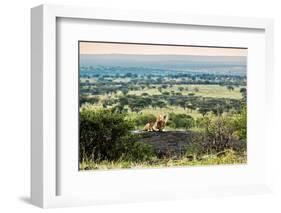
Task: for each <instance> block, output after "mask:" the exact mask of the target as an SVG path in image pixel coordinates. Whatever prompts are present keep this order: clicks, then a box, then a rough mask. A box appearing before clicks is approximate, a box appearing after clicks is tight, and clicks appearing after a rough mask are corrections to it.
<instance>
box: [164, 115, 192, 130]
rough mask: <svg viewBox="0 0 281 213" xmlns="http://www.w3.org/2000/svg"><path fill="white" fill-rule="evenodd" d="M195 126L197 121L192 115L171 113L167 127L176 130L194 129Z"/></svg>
mask: <svg viewBox="0 0 281 213" xmlns="http://www.w3.org/2000/svg"><path fill="white" fill-rule="evenodd" d="M194 124H195V121H194V119H193V118H192V117H191V116H190V115H187V114H176V113H170V115H169V121H168V123H167V126H169V127H171V128H175V129H177V128H184V129H190V128H192V127H194Z"/></svg>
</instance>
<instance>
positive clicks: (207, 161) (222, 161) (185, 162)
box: [79, 150, 247, 170]
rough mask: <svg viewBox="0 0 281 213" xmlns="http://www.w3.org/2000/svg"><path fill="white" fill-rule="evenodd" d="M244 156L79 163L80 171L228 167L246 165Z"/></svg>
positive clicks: (230, 151)
mask: <svg viewBox="0 0 281 213" xmlns="http://www.w3.org/2000/svg"><path fill="white" fill-rule="evenodd" d="M246 163H247V158H246V155H238V154H237V153H235V152H234V151H232V150H229V151H228V152H227V153H226V154H225V155H223V156H220V157H218V156H216V155H205V156H203V157H202V159H201V160H196V159H194V160H190V159H189V158H186V157H182V158H180V159H171V158H165V159H158V158H154V159H152V160H150V161H145V162H132V161H115V162H113V161H112V162H110V161H102V162H99V163H96V162H92V161H85V162H82V163H80V165H79V168H80V170H108V169H129V168H130V169H139V168H164V167H165V168H166V167H183V166H209V165H230V164H246Z"/></svg>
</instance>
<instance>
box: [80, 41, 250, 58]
mask: <svg viewBox="0 0 281 213" xmlns="http://www.w3.org/2000/svg"><path fill="white" fill-rule="evenodd" d="M80 54H148V55H152V54H155V55H161V54H165V55H201V56H247V49H234V48H212V47H189V46H165V45H146V44H119V43H96V42H80Z"/></svg>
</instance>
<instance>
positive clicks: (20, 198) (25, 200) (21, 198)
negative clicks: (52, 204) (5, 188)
mask: <svg viewBox="0 0 281 213" xmlns="http://www.w3.org/2000/svg"><path fill="white" fill-rule="evenodd" d="M19 200H20V201H21V202H23V203H26V204H31V198H30V197H25V196H22V197H19Z"/></svg>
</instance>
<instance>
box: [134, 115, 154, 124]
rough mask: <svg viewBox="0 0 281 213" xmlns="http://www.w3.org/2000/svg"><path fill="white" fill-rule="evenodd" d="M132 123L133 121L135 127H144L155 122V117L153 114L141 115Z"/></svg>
mask: <svg viewBox="0 0 281 213" xmlns="http://www.w3.org/2000/svg"><path fill="white" fill-rule="evenodd" d="M134 121H135V124H136V126H144V125H146V124H147V123H150V122H155V121H156V116H155V115H153V114H143V115H139V116H137V117H136V118H135V119H134Z"/></svg>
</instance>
